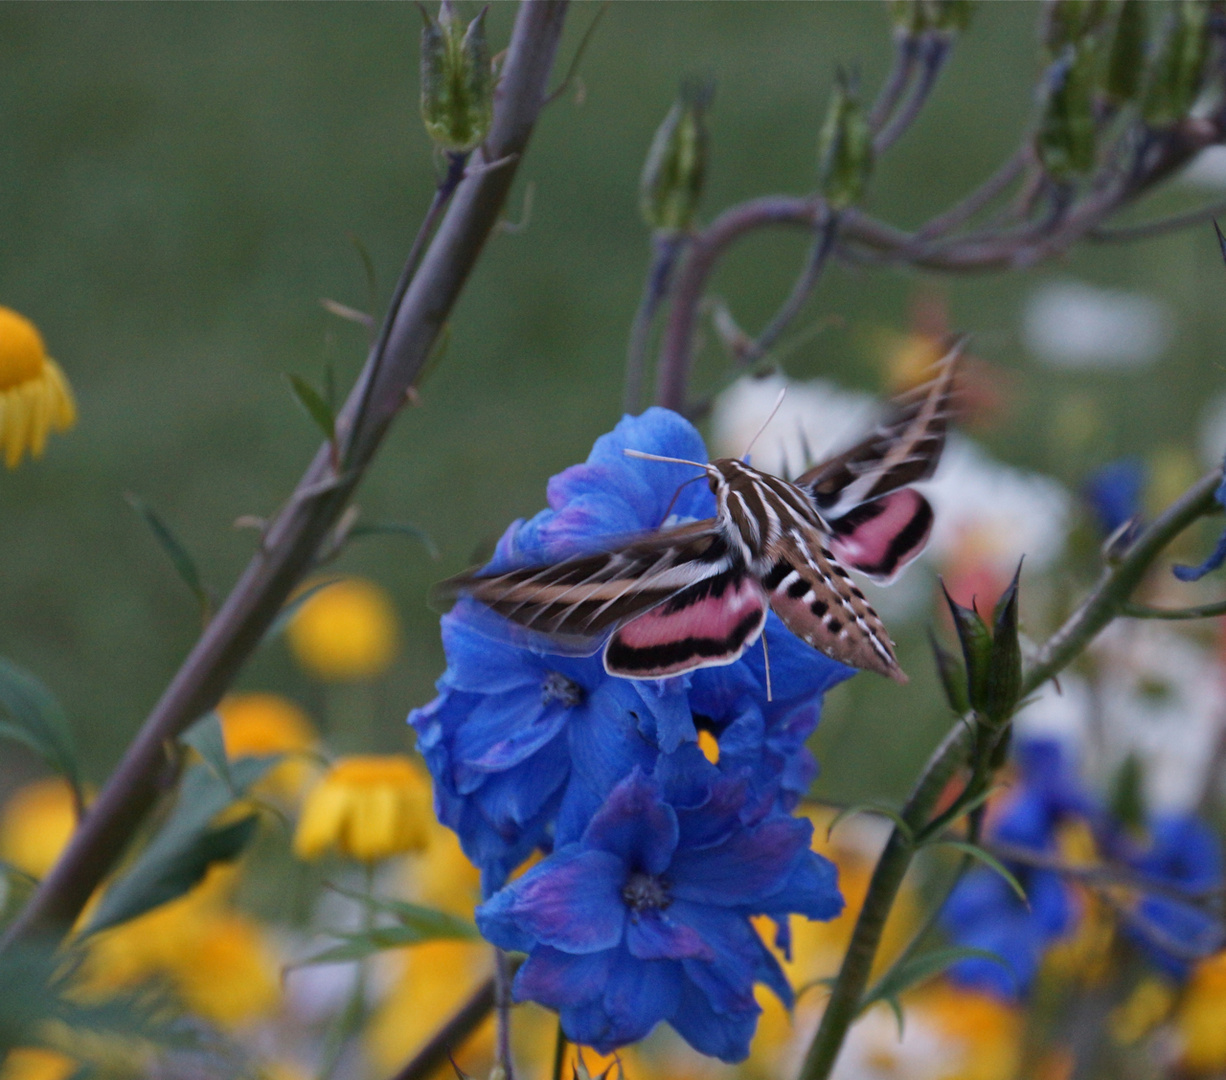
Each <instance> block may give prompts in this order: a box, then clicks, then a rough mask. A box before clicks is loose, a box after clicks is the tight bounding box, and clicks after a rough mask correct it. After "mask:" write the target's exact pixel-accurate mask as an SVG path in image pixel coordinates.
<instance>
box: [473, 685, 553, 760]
mask: <svg viewBox="0 0 1226 1080" xmlns="http://www.w3.org/2000/svg"><path fill="white" fill-rule="evenodd" d="M567 719H568V710H567V709H566V708H564V707H562V706H561V705H557V704H553V705H549V706H543V705H542V704H541V692H540V690H539V688H536V687H532V688H529V689H527V690H515V691H512V692H511V693H507V694H497V695H490V696H488V697H486V698H485V699H484V700H483V701H481V702H480V703H479V704H478V705H476V706H475V707H474V708H473V711H472V712H471V713H469V715H468V719H467V720H466V721H465V722H464V723H463V724H462V725H461V726H460V728H459V729H458V730H457V731H456V737H455V747H454V753H455V756H456V760H457V761H460V762H463V763H464V764H465V765H467V766H469V767H470V768H472V769H474V770H476V771H478V772H502V771H504V770H506V769H509V768H511V767H512V766H514V765H518V764H519V763H520V762H521V761H525V760H527V759H528V758H530V757H531V756H532V755H533V754H535V753H536V752H537V751H538V750H540V748H541V747H542V746H544V745H545V744H546V743H547V742H549V741H550V740H551V739H553V738H555V737H556V736H557V734H558V733H559V732H560V731H561V730H562V728H563V727H564V726H565V724H566V721H567Z"/></svg>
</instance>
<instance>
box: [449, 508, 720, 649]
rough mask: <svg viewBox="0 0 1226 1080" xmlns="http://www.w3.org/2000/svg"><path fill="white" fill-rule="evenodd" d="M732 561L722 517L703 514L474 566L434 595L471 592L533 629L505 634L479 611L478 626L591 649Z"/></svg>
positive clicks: (524, 639) (522, 640)
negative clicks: (565, 549) (560, 551)
mask: <svg viewBox="0 0 1226 1080" xmlns="http://www.w3.org/2000/svg"><path fill="white" fill-rule="evenodd" d="M731 561H732V560H731V557H730V555H729V553H728V547H727V543H726V542H725V541H724V539H723V535H722V533H721V532H720V531H719V529H718V528H717V527H716V524H715V522H714V521H711V520H708V521H699V522H694V523H693V524H690V525H681V526H677V527H676V528H672V529H663V530H660V531H659V532H655V533H649V534H646V535H644V536H637V537H633V538H631V539H629V540H624V541H622V542H621V543H619V544H618V545H617V546H615V547H611V548H610V549H609V550H607V551H601V552H597V553H594V554H590V555H581V556H577V557H575V558H572V559H566V560H563V561H562V562H557V563H549V564H543V565H538V566H524V567H517V568H516V569H514V570H508V571H504V572H503V573H500V574H489V575H486V574H483V573H481V571H480V570H471V571H468V572H466V573H463V574H460V575H458V576H456V577H453V578H450V579H448V580H447V581H444V582H442V583H441V584H440V585H439V586H437V587H436V589H435V591H434V595H435V598H436V599H438V600H441V601H443V602H446V601H447V600H455V599H457V598H460V597H471V598H472V599H473V600H476V601H479V602H480V604H482V605H484V607H485V608H487V609H488V610H489V612H493V613H494V614H495V615H497V616H501V617H502V618H503V619H507V620H510V621H511V622H512V623H514V624H516V625H517V627H519V628H522V630H524V631H527V632H528V633H526V634H525V633H519V632H517V631H516V630H514V629H512V630H510V632H509V634H508V633H507V631H506V630H505V629H504V631H503V632H502V633H499V631H498V624H499V620H497V619H492V618H485V617H482V615H481V614H480V613H478V614H477V617H476V619H475V621H474V625H475V627H476V629H478V630H479V631H481V630H482V628H483V626H484V628H485V629H486V630H487V631H489V632H491V636H499V637H508V636H509V637H510V639H511V640H512V641H513V642H516V643H518V644H525V645H527V646H528V647H530V648H537V649H538V650H542V651H552V652H559V651H561V652H568V653H571V654H574V655H588V654H591V653H593V652H595V651H596V649H597V647H598V646H599V644H600V642H601V641H602V640H603V639H604V638H605V637H607V635H608V633H609V631H610V630H613V629H615V628H616V627H618V626H621V625H623V624H624V623H626V622H629V621H630V620H632V619H634V618H636V617H637V616H639V615H642V614H644V613H645V612H647V611H649V610H651V609H652V608H654V607H656V606H658V605H660V604H662V603H664V602H665V601H666V600H668V599H669V598H670V597H673V596H675V595H676V594H677V593H679V592H681V591H682V590H684V589H686V588H688V587H689V586H692V585H694V584H696V583H698V582H701V581H703V580H705V579H706V578H709V577H713V576H716V575H718V574H720V573H722V572H723V571H725V570H726V569H727V568H728V567H729V566H730V565H731ZM517 638H518V641H517V640H516V639H517Z"/></svg>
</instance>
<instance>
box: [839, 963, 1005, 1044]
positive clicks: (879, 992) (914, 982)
mask: <svg viewBox="0 0 1226 1080" xmlns="http://www.w3.org/2000/svg"><path fill="white" fill-rule="evenodd" d="M960 960H986V961H988V962H989V963H993V964H999V965H1000V966H1001V967H1002V968H1004V969H1005V971H1007V972H1008V973H1009V975H1010V976H1012V975H1013V970H1012V969H1011V968H1010V967H1009V965H1008V964H1007V963H1006V962H1005V961H1004V960H1003V959H1002V958H1001V957H999V956H997V954H996V953H994V952H990V951H989V950H987V949H976V948H972V947H971V946H969V945H955V946H950V947H949V948H947V949H934V950H933V951H932V952H926V953H922V954H920V955H919V956H913V957H911V958H910V959H908V960H904V961H903V962H902V963H900V964H896V965H894V966H893V967H892V968H890V969H889V971H887V972H886V973H885V974H884V975H882V976H881V978H880V979H879V980H878V982H877V985H876V986H874V987H872V989H870V990H869V992H868V993H867V994H866V995H865V996H864V999H863V1001H861V1003H860V1009H859V1011H860V1012H864V1011H865V1010H867V1009H869V1008H871V1007H872V1006H873V1005H876V1004H877V1003H878V1002H879V1001H883V1002H886V1003H887V1004H889V1005H890V1008H892V1009H894V1014H895V1016H898V1015H899V1013H900V1010H899V1008H898V1004H897V1003H898V999H899V997H900V996H901V995H902V994H905V993H906V992H907V991H908V990H912V989H914V988H915V987H917V986H919V985H921V984H922V983H925V982H927V981H928V980H929V979H932V978H935V977H936V976H937V975H940V974H941V973H942V972H943V971H945V970H946V969H947V968H949V967H951V966H952V965H954V964H956V963H958V961H960ZM901 1030H902V1029H901V1020H900V1025H899V1031H900V1033H901Z"/></svg>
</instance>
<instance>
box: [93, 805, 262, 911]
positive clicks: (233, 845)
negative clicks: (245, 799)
mask: <svg viewBox="0 0 1226 1080" xmlns="http://www.w3.org/2000/svg"><path fill="white" fill-rule="evenodd" d="M258 823H259V817H258V816H257V815H255V814H248V815H247V816H246V817H244V818H239V820H238V821H235V822H232V823H231V824H229V825H223V826H221V827H220V828H217V829H208V830H206V831H204V832H201V833H196V834H193V835H192V836H191V837H190V838H188V839H187V841H186V842H185V843H183V844H182V845H181V846H179V847H177V848H175V849H174V850H172V851H167V852H165V853H160V854H162V855H163V857H161V858H157V859H144V858H142V859H140V860H138V861H137V864H136V865H135V866H134V867H133V868H132V870H131V871H129V872H128V873H127V874H125V875H124V876H123V877H122V878H120V879H119V880H118V881H117V882H115V884H114V885H112V886H111V887H110V888H109V889H108V890H107V892H106V895H105V896H104V897H103V898H102V902H101V903H100V904H99V905H98V909H97V910H96V911H95V912H94V917H93V919H91V920H90V924H89V928H88V930H87V931H86V933H89V934H96V933H98V932H99V931H102V930H106V929H107V928H108V927H112V926H117V925H118V924H119V923H124V922H128V921H129V920H130V919H135V918H136V917H137V916H138V915H143V914H144V913H145V912H146V911H151V910H152V909H153V908H155V907H161V905H162V904H166V903H169V902H170V901H171V900H175V899H177V898H178V897H180V896H182V895H183V894H184V893H186V892H187V891H188V890H189V889H191V888H192V887H193V886H194V885H197V884H198V883H199V882H200V881H201V880H203V878H204V875H205V874H206V873H207V872H208V869H209V867H210V866H212V865H213V863H215V862H232V861H233V860H234V859H236V858H238V856H239V855H240V854H241V853H242V850H243V848H245V847H246V846H247V843H248V842H249V841H250V840H251V838H252V836H254V835H255V830H256V826H257V825H258Z"/></svg>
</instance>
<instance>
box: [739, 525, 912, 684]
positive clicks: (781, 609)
mask: <svg viewBox="0 0 1226 1080" xmlns="http://www.w3.org/2000/svg"><path fill="white" fill-rule="evenodd" d="M768 554H769V555H770V556H771V558H772V559H774V564H773V565H772V567H771V569H770V570H769V571H768V572H767V574H766V576H765V577H764V578H763V582H762V584H763V586H764V587H765V589H766V591H767V596H768V599H769V601H770V606H771V609H772V610H773V611H774V612H775V614H776V615H778V616H779V618H780V619H782V620H783V624H784V625H785V626H786V627H787V628H788V629H789V630H791V631H792V633H793V634H795V635H796V636H797V637H798V638H800V639H801V640H802V641H805V642H808V644H810V645H812V646H813V647H814V648H815V649H817V650H818V651H819V652H823V653H825V654H826V655H827V656H829V657H831V659H834V660H838V661H839V662H840V663H842V664H848V665H850V666H851V667H856V668H863V669H864V670H866V671H875V672H877V673H878V674H879V675H886V676H888V677H889V678H891V679H894V680H895V681H896V682H900V683H905V682H906V681H907V676H906V675H905V674H903V671H902V669H901V668H900V667H899V666H898V660H897V659H896V658H895V656H894V643H893V642H892V641H891V640H890V636H889V634H888V633H887V632H886V629H885V626H884V625H883V624H882V622H881V619H880V618H879V617H878V615H877V613H876V612H875V611H874V610H873V608H872V605H871V604H869V602H868V601H867V600H866V599H865V598H864V593H862V592H861V591H860V589H859V588H858V587H857V586H856V585H855V583H854V582H852V580H851V578H850V577H849V576H848V573H847V571H846V570H845V569H843V567H842V566H841V565H840V564H839V562H838V561H837V560H836V559H835V557H834V555H833V553H832V552H831V551H830V549H829V548H827V547H826V546H825V545H824V543H823V538H822V535H821V533H819V532H818V531H817V530H816V529H809V530H807V531H801V530H798V529H790V530H789V531H788V532H787V533H785V534H784V536H783V538H782V539H780V540H779V541H778V543H776V544H775V545H774V546H773V547H772V548H771V550H770V551H769V552H768Z"/></svg>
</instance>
